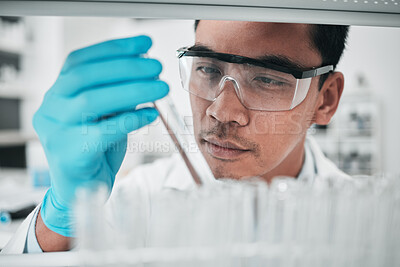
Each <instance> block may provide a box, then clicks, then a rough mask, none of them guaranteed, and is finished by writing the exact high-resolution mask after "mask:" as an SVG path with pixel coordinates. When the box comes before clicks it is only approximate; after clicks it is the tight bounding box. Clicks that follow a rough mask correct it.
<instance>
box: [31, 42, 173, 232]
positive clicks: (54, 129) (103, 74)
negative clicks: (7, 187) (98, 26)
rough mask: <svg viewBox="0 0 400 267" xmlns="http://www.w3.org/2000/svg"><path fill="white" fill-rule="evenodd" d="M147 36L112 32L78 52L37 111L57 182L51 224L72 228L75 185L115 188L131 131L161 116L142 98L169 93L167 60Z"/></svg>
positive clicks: (46, 216)
mask: <svg viewBox="0 0 400 267" xmlns="http://www.w3.org/2000/svg"><path fill="white" fill-rule="evenodd" d="M150 47H151V39H150V38H149V37H147V36H138V37H133V38H126V39H118V40H111V41H107V42H104V43H100V44H96V45H93V46H90V47H86V48H83V49H80V50H77V51H74V52H72V53H71V54H70V55H69V56H68V58H67V59H66V62H65V64H64V66H63V68H62V70H61V73H60V75H59V77H58V78H57V80H56V82H55V83H54V85H53V86H52V87H51V89H50V90H49V91H48V92H47V93H46V95H45V97H44V99H43V103H42V105H41V106H40V108H39V110H38V111H37V112H36V113H35V115H34V118H33V126H34V128H35V130H36V132H37V134H38V136H39V139H40V142H41V143H42V145H43V147H44V150H45V153H46V157H47V160H48V163H49V167H50V177H51V187H50V189H49V190H48V191H47V193H46V195H45V198H44V200H43V203H42V206H41V216H42V219H43V222H44V223H45V225H46V226H47V227H48V228H49V229H50V230H52V231H54V232H56V233H58V234H61V235H63V236H68V237H69V236H72V234H73V233H72V227H73V225H72V223H73V222H72V211H71V209H72V206H73V201H74V197H75V190H76V189H77V188H78V187H79V186H82V185H83V186H85V185H86V186H87V185H89V184H93V183H91V181H100V182H103V183H105V184H107V186H108V189H109V192H111V189H112V187H113V184H114V179H115V175H116V173H117V171H118V169H119V168H120V165H121V163H122V160H123V158H124V156H125V151H126V146H127V134H128V133H129V132H131V131H134V130H136V129H138V128H140V127H142V126H144V125H146V124H149V123H150V122H152V121H153V120H155V118H156V117H157V115H158V113H157V111H156V110H155V109H154V108H143V109H136V110H135V107H136V106H137V105H139V104H142V103H147V102H151V101H155V100H157V99H160V98H162V97H164V96H165V95H167V94H168V90H169V89H168V85H167V84H166V83H164V82H162V81H159V80H157V77H158V75H159V74H160V72H161V69H162V66H161V64H160V63H159V62H158V61H157V60H154V59H149V58H142V57H140V55H141V54H144V53H146V52H147V50H148V49H149V48H150Z"/></svg>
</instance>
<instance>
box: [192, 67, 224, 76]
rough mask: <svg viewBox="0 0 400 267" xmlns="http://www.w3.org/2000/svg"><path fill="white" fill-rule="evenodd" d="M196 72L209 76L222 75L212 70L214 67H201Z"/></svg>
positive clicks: (216, 70) (214, 69)
mask: <svg viewBox="0 0 400 267" xmlns="http://www.w3.org/2000/svg"><path fill="white" fill-rule="evenodd" d="M196 70H197V71H201V72H203V73H204V74H208V75H215V74H220V71H219V70H218V69H216V68H212V67H206V66H200V67H197V68H196Z"/></svg>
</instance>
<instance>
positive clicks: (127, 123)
mask: <svg viewBox="0 0 400 267" xmlns="http://www.w3.org/2000/svg"><path fill="white" fill-rule="evenodd" d="M157 116H158V112H157V110H156V109H155V108H142V109H138V110H135V111H131V112H125V113H121V114H119V115H116V116H114V117H109V118H107V119H104V120H101V121H99V122H97V123H95V125H93V124H92V127H91V128H92V129H90V128H89V129H88V132H87V133H88V136H90V135H92V133H91V132H90V131H93V133H94V134H93V135H92V137H93V138H95V139H96V140H98V141H99V140H101V142H102V147H105V148H107V149H115V147H118V145H119V144H120V143H121V142H126V140H127V135H128V133H130V132H132V131H134V130H137V129H139V128H141V127H143V126H145V125H147V124H150V123H151V122H153V121H154V120H155V119H156V118H157ZM124 144H125V143H124Z"/></svg>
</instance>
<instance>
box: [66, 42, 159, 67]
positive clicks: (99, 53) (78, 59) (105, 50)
mask: <svg viewBox="0 0 400 267" xmlns="http://www.w3.org/2000/svg"><path fill="white" fill-rule="evenodd" d="M151 45H152V42H151V39H150V37H148V36H144V35H142V36H136V37H129V38H123V39H115V40H109V41H106V42H102V43H98V44H95V45H92V46H88V47H85V48H82V49H79V50H75V51H73V52H71V53H70V54H69V55H68V57H67V59H66V61H65V63H64V66H63V68H62V70H61V73H64V72H67V71H68V70H69V69H70V68H72V67H74V66H76V65H79V64H82V63H85V62H91V61H98V60H103V59H107V58H115V57H124V56H138V55H140V54H144V53H147V51H148V50H149V48H150V47H151Z"/></svg>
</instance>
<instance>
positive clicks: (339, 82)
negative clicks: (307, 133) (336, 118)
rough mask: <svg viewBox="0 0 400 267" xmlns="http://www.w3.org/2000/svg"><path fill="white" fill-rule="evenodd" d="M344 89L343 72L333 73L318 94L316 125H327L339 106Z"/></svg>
mask: <svg viewBox="0 0 400 267" xmlns="http://www.w3.org/2000/svg"><path fill="white" fill-rule="evenodd" d="M343 87H344V76H343V73H341V72H333V73H331V74H330V75H329V76H328V78H327V79H326V80H325V82H324V84H323V85H322V88H321V91H320V92H319V94H318V99H317V105H316V109H315V123H317V124H320V125H327V124H328V123H329V122H330V120H331V118H332V117H333V115H334V114H335V112H336V109H337V107H338V105H339V100H340V97H341V96H342V92H343Z"/></svg>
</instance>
